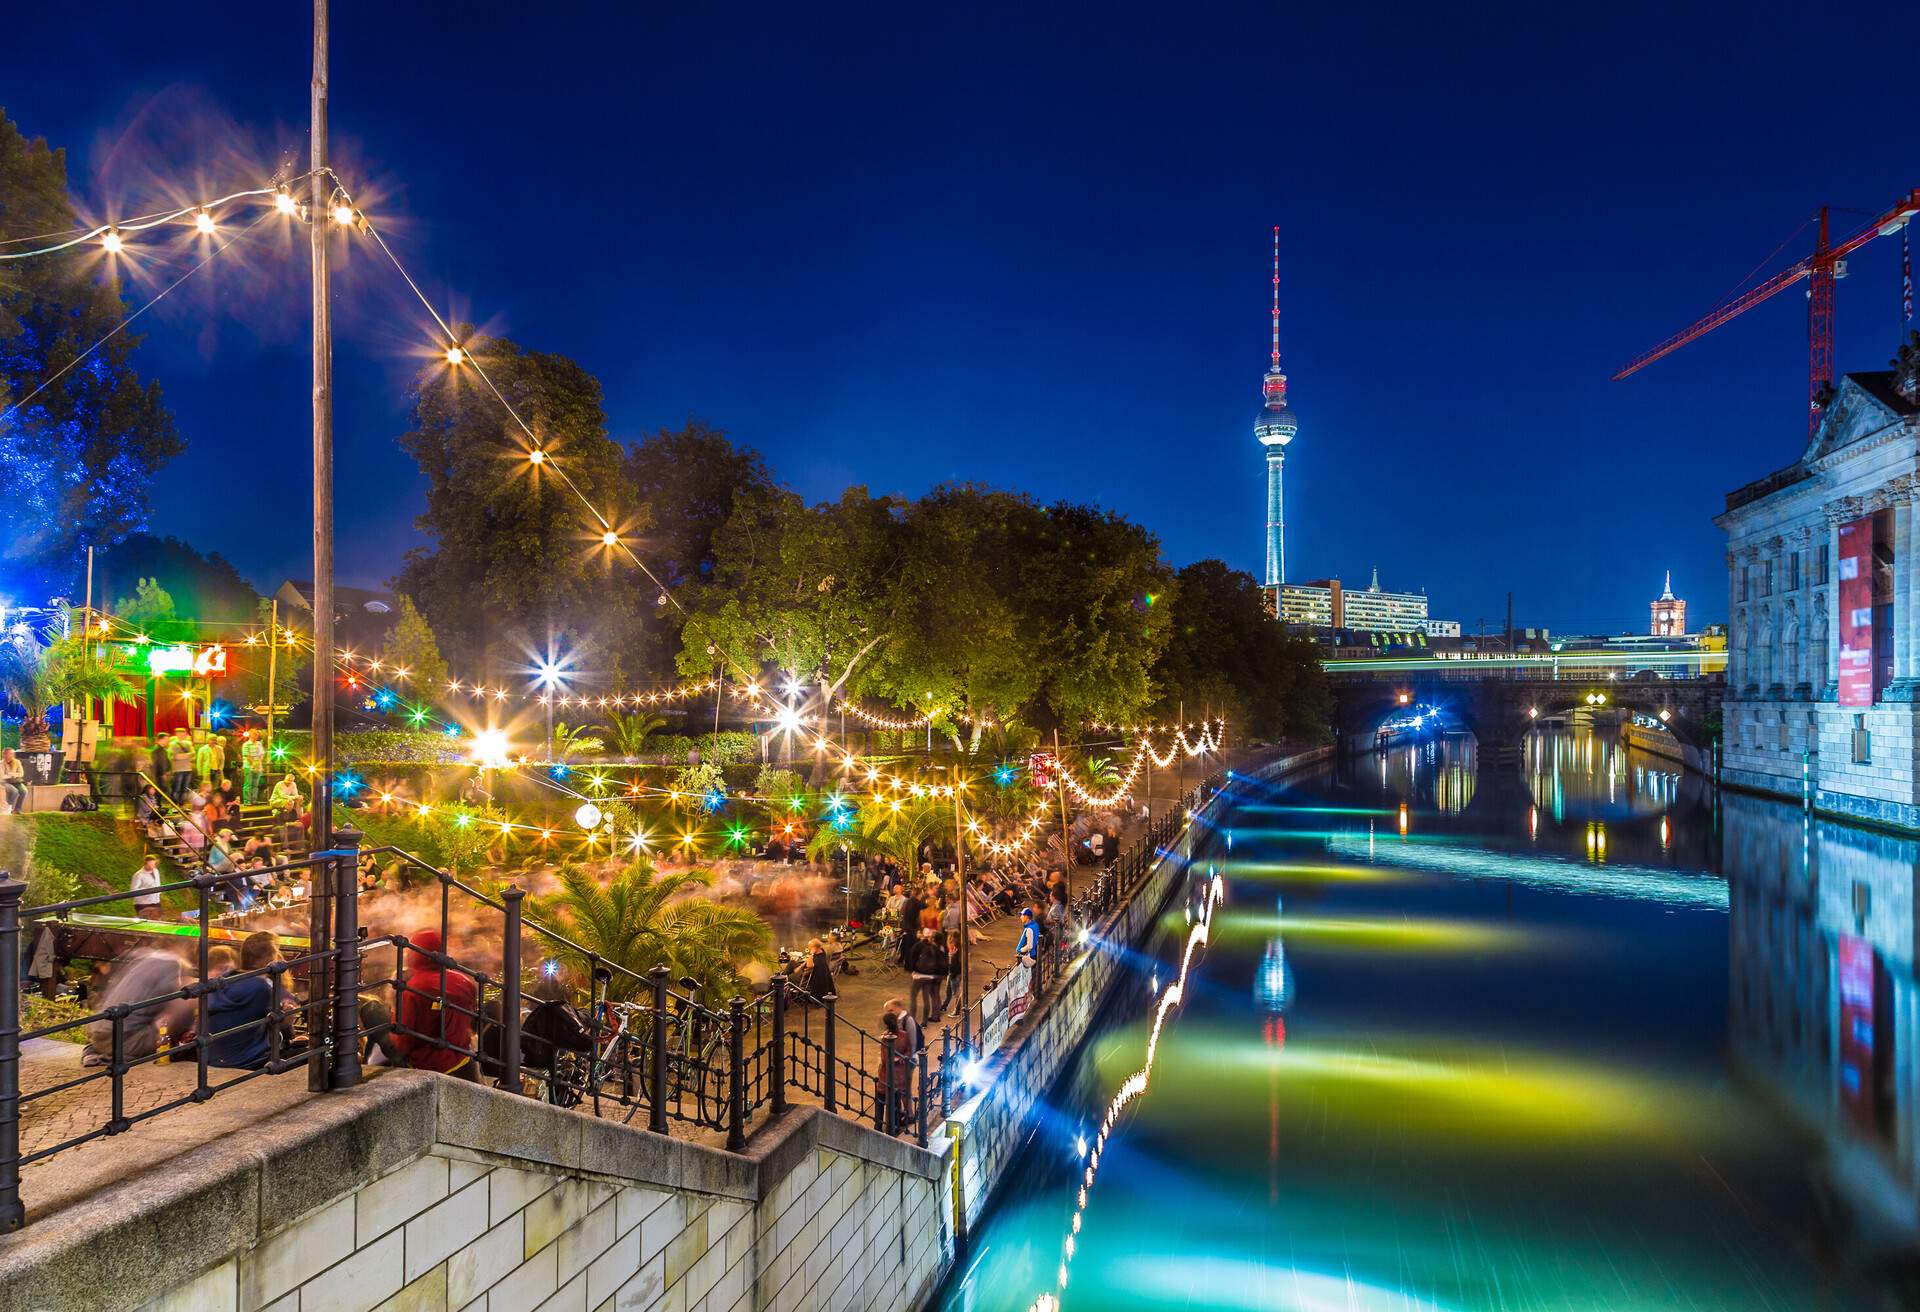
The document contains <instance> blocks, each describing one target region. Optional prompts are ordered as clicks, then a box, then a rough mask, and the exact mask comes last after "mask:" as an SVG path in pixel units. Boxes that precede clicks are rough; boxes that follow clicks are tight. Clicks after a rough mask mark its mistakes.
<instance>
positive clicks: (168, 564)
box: [93, 533, 260, 624]
mask: <svg viewBox="0 0 1920 1312" xmlns="http://www.w3.org/2000/svg"><path fill="white" fill-rule="evenodd" d="M93 578H94V596H95V597H96V598H103V597H105V596H106V595H107V592H108V588H109V587H112V586H114V585H115V582H116V580H117V581H118V582H119V583H120V584H124V583H125V582H126V580H128V579H133V580H136V581H137V580H140V579H151V580H152V581H153V583H154V585H155V586H156V587H159V588H161V589H164V590H165V591H166V593H167V594H168V596H169V597H171V598H174V599H176V605H184V606H185V607H186V611H187V614H186V616H185V618H187V619H190V620H195V621H198V622H199V623H202V624H206V623H218V624H244V623H246V622H247V621H249V620H251V619H253V618H254V615H255V612H256V609H257V607H258V605H259V602H260V594H259V593H258V592H257V591H256V590H255V589H254V587H253V585H252V584H250V583H248V582H247V581H246V579H244V578H242V577H241V575H240V571H239V570H237V569H235V568H234V566H233V564H232V562H230V561H228V560H227V559H226V558H225V557H223V556H221V555H220V554H219V553H218V552H215V553H214V554H212V555H202V554H201V553H200V552H199V551H197V550H195V549H194V548H193V546H191V545H190V544H188V543H186V542H182V541H181V540H180V539H179V538H171V537H168V538H163V537H156V536H154V535H153V534H151V533H134V534H132V535H130V536H129V537H127V538H126V539H125V540H124V541H121V542H119V543H116V544H115V545H113V546H111V547H108V548H107V549H106V550H104V551H98V552H95V554H94V566H93Z"/></svg>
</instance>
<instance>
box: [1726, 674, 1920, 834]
mask: <svg viewBox="0 0 1920 1312" xmlns="http://www.w3.org/2000/svg"><path fill="white" fill-rule="evenodd" d="M1723 715H1724V723H1725V744H1724V747H1723V752H1722V767H1721V778H1722V779H1723V781H1724V782H1726V783H1729V784H1732V785H1733V786H1734V787H1736V788H1745V789H1749V790H1751V791H1754V792H1762V793H1769V794H1773V795H1776V796H1780V797H1786V798H1791V799H1793V800H1795V801H1797V800H1799V798H1800V796H1801V790H1802V787H1803V786H1804V784H1803V775H1802V770H1803V768H1804V769H1807V770H1808V771H1809V773H1810V775H1811V780H1812V785H1813V790H1814V805H1815V806H1816V807H1818V808H1819V809H1821V810H1822V811H1826V812H1828V813H1830V814H1834V815H1840V816H1847V817H1850V818H1853V819H1858V820H1867V821H1871V822H1873V823H1876V824H1884V825H1894V826H1898V827H1901V828H1907V829H1916V828H1920V787H1917V786H1916V779H1920V774H1917V773H1916V765H1917V764H1920V763H1917V762H1916V751H1917V750H1920V727H1917V725H1916V718H1915V706H1914V705H1913V704H1912V703H1909V702H1877V703H1875V704H1874V705H1872V706H1863V707H1859V708H1854V707H1849V706H1839V705H1836V704H1834V703H1832V702H1810V701H1793V700H1785V701H1755V700H1752V699H1740V700H1729V701H1728V702H1727V703H1726V706H1725V709H1724V712H1723ZM1855 716H1860V717H1862V719H1863V722H1864V724H1865V726H1866V729H1867V733H1868V737H1869V741H1870V749H1869V752H1868V756H1869V759H1868V760H1866V761H1855V760H1854V759H1853V729H1854V717H1855Z"/></svg>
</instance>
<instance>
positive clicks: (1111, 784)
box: [1081, 756, 1120, 793]
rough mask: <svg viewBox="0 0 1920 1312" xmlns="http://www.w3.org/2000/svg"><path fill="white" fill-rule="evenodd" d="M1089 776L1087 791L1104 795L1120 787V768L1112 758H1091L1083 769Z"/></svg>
mask: <svg viewBox="0 0 1920 1312" xmlns="http://www.w3.org/2000/svg"><path fill="white" fill-rule="evenodd" d="M1081 769H1082V772H1083V773H1084V774H1085V775H1086V776H1087V791H1089V792H1094V793H1104V792H1106V791H1108V790H1109V789H1112V788H1117V787H1119V786H1120V767H1119V766H1118V765H1115V764H1114V762H1113V758H1112V757H1110V756H1089V757H1088V758H1087V761H1086V764H1085V765H1084V766H1082V767H1081Z"/></svg>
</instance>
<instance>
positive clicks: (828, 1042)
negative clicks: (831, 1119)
mask: <svg viewBox="0 0 1920 1312" xmlns="http://www.w3.org/2000/svg"><path fill="white" fill-rule="evenodd" d="M839 1001H840V995H839V994H838V993H829V994H827V996H826V997H824V998H822V999H820V1005H821V1006H822V1007H824V1008H826V1012H827V1029H826V1033H825V1034H824V1035H822V1041H823V1044H824V1046H825V1048H826V1054H827V1059H826V1068H827V1070H826V1086H827V1095H826V1096H827V1110H828V1111H830V1112H835V1111H839V1110H840V1095H839V1094H838V1093H837V1092H836V1091H835V1086H834V1080H835V1079H836V1078H837V1077H838V1075H839V1073H840V1068H839V1065H838V1063H837V1060H836V1058H837V1048H838V1046H839V1045H838V1044H837V1043H836V1042H835V1040H834V1036H833V1030H834V1024H833V1009H834V1007H835V1006H836V1005H837V1004H838V1003H839Z"/></svg>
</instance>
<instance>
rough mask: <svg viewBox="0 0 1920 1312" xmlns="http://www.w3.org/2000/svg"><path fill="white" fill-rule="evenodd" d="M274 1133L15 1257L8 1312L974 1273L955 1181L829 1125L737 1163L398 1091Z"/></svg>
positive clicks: (466, 1303)
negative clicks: (952, 1199)
mask: <svg viewBox="0 0 1920 1312" xmlns="http://www.w3.org/2000/svg"><path fill="white" fill-rule="evenodd" d="M240 1096H241V1095H234V1098H235V1100H236V1103H237V1101H238V1099H239V1097H240ZM222 1101H223V1102H224V1101H225V1100H222ZM348 1102H357V1103H358V1104H359V1105H358V1107H357V1108H356V1109H355V1114H353V1115H352V1116H350V1117H345V1118H343V1117H342V1114H341V1113H342V1105H343V1104H345V1103H348ZM209 1106H210V1108H216V1107H219V1106H221V1103H215V1104H210V1105H209ZM234 1110H235V1106H234V1104H228V1114H230V1115H231V1114H233V1113H234ZM255 1128H257V1129H259V1130H260V1133H259V1134H258V1135H257V1137H256V1138H254V1139H253V1140H252V1141H250V1140H249V1138H248V1137H247V1133H246V1132H245V1131H243V1132H242V1133H241V1134H239V1135H236V1136H235V1137H234V1139H233V1140H232V1141H230V1142H228V1143H223V1144H217V1145H210V1146H209V1147H207V1148H203V1149H200V1150H197V1151H196V1152H193V1153H189V1154H187V1155H186V1156H185V1157H183V1158H181V1159H179V1160H178V1161H177V1162H174V1163H166V1164H161V1165H159V1166H158V1168H157V1169H156V1170H154V1171H151V1172H148V1173H147V1175H146V1176H143V1177H141V1178H140V1179H139V1180H137V1181H134V1182H130V1183H129V1186H128V1187H127V1188H126V1189H124V1190H114V1191H110V1192H111V1193H116V1194H119V1195H121V1196H120V1197H118V1198H99V1199H96V1200H92V1201H90V1202H89V1203H84V1204H81V1205H79V1206H77V1207H75V1208H73V1209H70V1212H68V1213H62V1214H59V1215H57V1216H54V1217H49V1218H46V1219H45V1220H43V1221H42V1222H41V1223H40V1224H39V1225H38V1226H36V1227H29V1228H28V1229H27V1230H25V1231H23V1232H21V1233H20V1234H19V1235H16V1236H13V1237H11V1238H10V1239H8V1240H7V1241H5V1243H4V1245H0V1312H16V1310H20V1312H24V1310H26V1309H60V1310H62V1312H64V1309H68V1308H82V1307H84V1308H98V1309H122V1308H124V1309H134V1308H139V1309H144V1310H145V1312H376V1310H377V1312H428V1310H429V1309H431V1310H433V1312H442V1310H444V1312H458V1310H461V1309H465V1310H467V1312H614V1310H615V1309H619V1310H620V1312H747V1309H779V1310H781V1312H789V1310H793V1312H797V1310H798V1309H802V1308H806V1309H819V1310H820V1312H828V1310H829V1309H833V1310H838V1309H856V1308H857V1309H862V1310H863V1312H865V1310H867V1309H875V1310H880V1312H911V1309H913V1308H916V1307H918V1306H919V1305H920V1302H921V1301H922V1300H923V1299H924V1298H925V1297H927V1295H928V1294H930V1293H931V1291H932V1290H933V1288H934V1287H935V1285H936V1284H937V1282H938V1280H939V1278H940V1276H941V1274H942V1272H943V1271H944V1270H945V1268H946V1265H947V1263H948V1262H949V1261H950V1260H951V1254H952V1251H953V1244H952V1241H951V1236H950V1234H949V1232H948V1230H947V1228H946V1226H945V1225H944V1221H943V1209H942V1208H941V1207H940V1205H939V1201H940V1197H941V1193H940V1190H941V1181H942V1170H941V1164H940V1162H939V1159H938V1158H936V1157H935V1156H933V1155H932V1154H930V1153H927V1152H925V1151H924V1150H922V1149H919V1148H916V1147H914V1146H913V1145H911V1144H907V1143H903V1142H900V1141H898V1140H894V1139H888V1138H886V1137H884V1136H882V1135H880V1134H877V1133H876V1132H874V1131H872V1130H870V1129H867V1128H866V1127H864V1126H860V1125H856V1124H853V1123H852V1122H849V1121H845V1120H841V1119H840V1118H838V1117H835V1116H830V1115H828V1114H826V1113H825V1112H822V1111H820V1110H819V1109H817V1108H796V1109H794V1110H792V1111H790V1112H788V1113H786V1114H785V1115H784V1116H782V1117H780V1118H778V1119H777V1120H776V1121H775V1122H774V1123H773V1124H772V1125H770V1126H768V1127H767V1128H766V1129H765V1130H764V1131H763V1132H762V1134H761V1136H760V1137H759V1139H758V1141H757V1150H756V1152H755V1153H751V1154H746V1155H735V1154H729V1153H724V1152H719V1151H717V1150H714V1149H710V1148H705V1147H702V1146H700V1145H696V1144H689V1143H685V1142H682V1141H677V1140H671V1139H666V1138H662V1137H660V1136H658V1135H653V1134H649V1133H647V1132H645V1131H642V1130H635V1129H629V1128H628V1127H626V1126H622V1125H616V1124H609V1123H607V1122H602V1121H595V1120H593V1119H591V1118H589V1117H586V1116H583V1115H580V1114H578V1113H574V1112H568V1111H561V1110H559V1109H556V1108H552V1107H547V1106H544V1105H542V1104H539V1103H536V1102H532V1101H530V1100H528V1099H524V1098H512V1097H509V1096H508V1095H506V1094H502V1093H498V1092H496V1091H494V1090H491V1089H483V1088H480V1087H478V1086H475V1085H470V1084H466V1083H463V1082H460V1081H456V1080H449V1079H446V1078H444V1077H440V1076H434V1075H427V1074H423V1073H419V1072H412V1071H395V1072H389V1073H387V1074H384V1075H382V1076H380V1077H379V1078H378V1079H376V1080H374V1081H372V1082H371V1083H369V1084H368V1085H367V1086H365V1087H363V1088H362V1089H360V1090H357V1091H355V1092H354V1093H352V1094H347V1095H335V1096H329V1097H324V1098H315V1099H312V1100H310V1101H309V1102H307V1103H304V1104H301V1105H300V1106H298V1107H296V1108H294V1109H293V1110H292V1111H291V1112H289V1113H287V1114H285V1116H284V1117H283V1118H282V1120H281V1122H280V1123H278V1124H275V1125H272V1126H271V1127H255Z"/></svg>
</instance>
